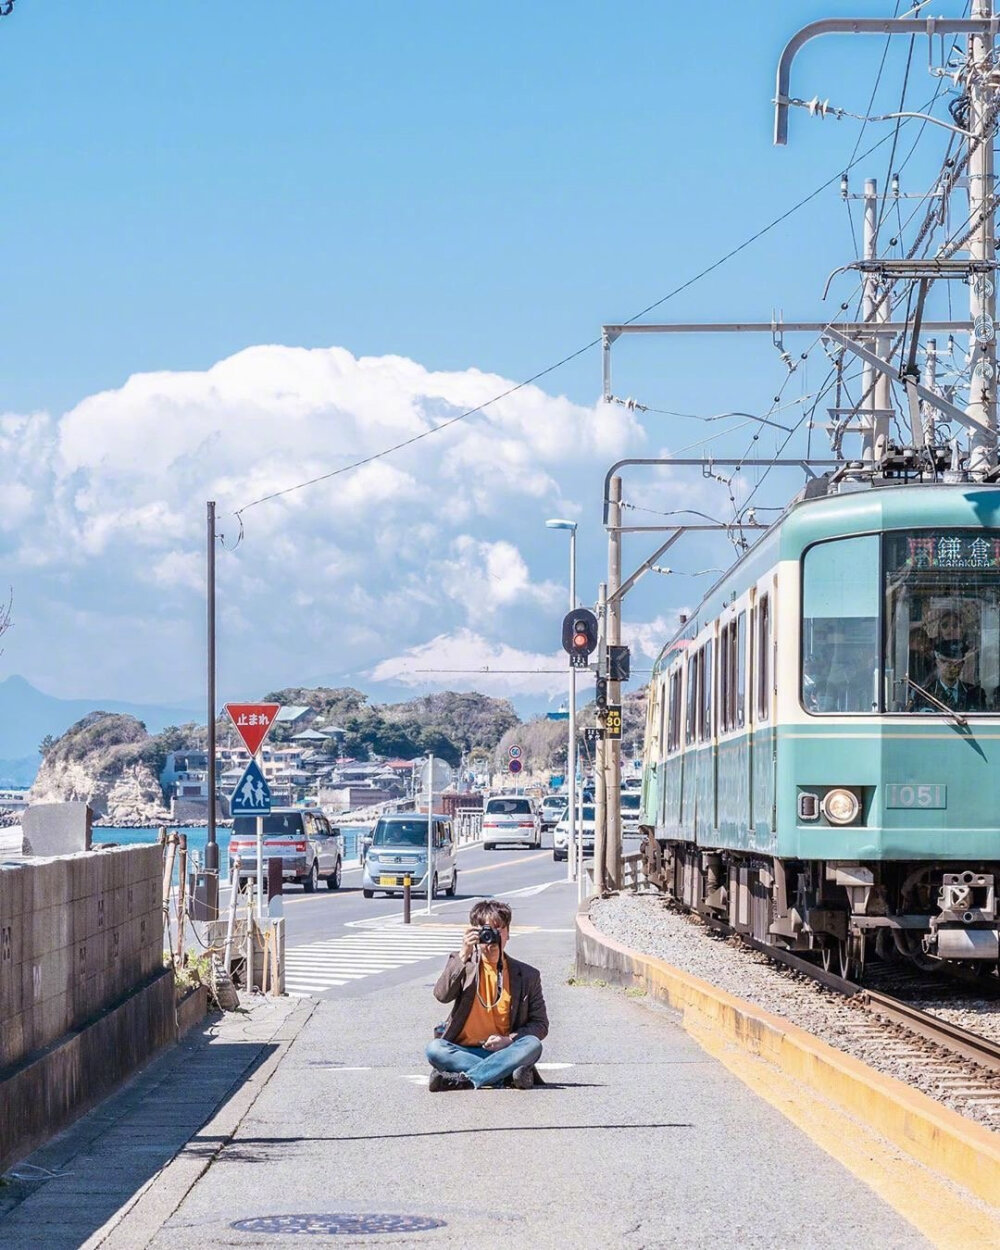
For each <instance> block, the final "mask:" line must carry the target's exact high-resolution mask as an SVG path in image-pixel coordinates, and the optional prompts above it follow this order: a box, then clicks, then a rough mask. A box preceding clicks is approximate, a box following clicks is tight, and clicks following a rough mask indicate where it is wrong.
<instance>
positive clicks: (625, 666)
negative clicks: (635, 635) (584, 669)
mask: <svg viewBox="0 0 1000 1250" xmlns="http://www.w3.org/2000/svg"><path fill="white" fill-rule="evenodd" d="M631 672H632V659H631V656H630V654H629V649H628V647H625V646H618V645H617V644H615V643H612V644H611V646H609V647H608V676H609V677H610V678H611V680H612V681H628V679H629V675H630V674H631Z"/></svg>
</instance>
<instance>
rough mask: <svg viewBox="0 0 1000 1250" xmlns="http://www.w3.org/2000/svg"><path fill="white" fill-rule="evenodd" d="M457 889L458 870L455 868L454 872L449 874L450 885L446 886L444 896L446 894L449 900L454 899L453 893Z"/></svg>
mask: <svg viewBox="0 0 1000 1250" xmlns="http://www.w3.org/2000/svg"><path fill="white" fill-rule="evenodd" d="M457 889H458V869H457V868H456V869H455V871H454V872H453V873H452V874H451V885H450V886H448V888H447V890H445V894H447V895H448V897H449V898H454V897H455V891H456V890H457Z"/></svg>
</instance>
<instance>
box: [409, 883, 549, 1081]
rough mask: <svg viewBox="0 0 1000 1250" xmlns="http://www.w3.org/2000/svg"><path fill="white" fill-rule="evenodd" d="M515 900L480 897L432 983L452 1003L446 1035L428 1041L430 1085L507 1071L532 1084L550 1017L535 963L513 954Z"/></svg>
mask: <svg viewBox="0 0 1000 1250" xmlns="http://www.w3.org/2000/svg"><path fill="white" fill-rule="evenodd" d="M510 917H511V911H510V907H508V905H507V904H506V903H501V902H499V901H498V900H497V899H493V898H490V899H483V900H481V901H480V902H478V903H476V904H475V906H474V907H473V908H472V911H471V912H470V913H469V928H468V929H466V930H465V933H464V935H463V938H462V949H461V950H460V951H457V952H453V953H452V954H450V955H449V956H448V962H447V964H445V968H444V971H443V972H442V973H441V975H440V976H439V977H438V980H437V984H436V985H435V986H434V997H435V998H436V999H437V1000H438V1002H440V1003H453V1004H454V1006H453V1007H452V1009H451V1016H450V1017H449V1019H448V1022H447V1024H446V1025H445V1026H444V1031H443V1034H442V1036H441V1037H435V1038H434V1040H433V1041H432V1042H429V1043H428V1045H427V1059H428V1062H429V1063H430V1065H431V1067H432V1068H433V1069H434V1071H433V1072H432V1073H431V1076H430V1081H429V1082H428V1089H429V1090H430V1091H431V1093H432V1094H436V1093H438V1092H440V1091H441V1090H448V1089H483V1088H485V1087H486V1086H496V1085H503V1084H504V1083H506V1082H507V1081H508V1079H509V1082H510V1084H511V1085H513V1086H514V1087H515V1088H516V1089H531V1087H532V1086H533V1085H535V1084H536V1083H538V1084H541V1083H542V1079H541V1077H540V1076H539V1075H538V1072H537V1070H536V1069H535V1066H534V1065H535V1064H536V1063H537V1062H538V1059H539V1057H540V1056H541V1053H542V1039H543V1038H544V1037H545V1035H546V1034H547V1033H548V1031H549V1017H548V1013H547V1012H546V1010H545V999H544V998H543V997H542V978H541V974H540V973H539V971H538V969H537V968H532V967H531V966H530V965H529V964H523V963H521V961H520V960H518V959H511V957H510V956H509V955H508V954H507V951H506V947H507V939H508V938H509V937H510Z"/></svg>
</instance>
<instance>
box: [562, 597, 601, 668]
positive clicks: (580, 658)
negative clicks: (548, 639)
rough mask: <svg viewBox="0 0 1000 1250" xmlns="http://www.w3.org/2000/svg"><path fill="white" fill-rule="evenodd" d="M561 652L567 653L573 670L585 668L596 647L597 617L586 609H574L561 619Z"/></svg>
mask: <svg viewBox="0 0 1000 1250" xmlns="http://www.w3.org/2000/svg"><path fill="white" fill-rule="evenodd" d="M562 645H563V650H564V651H566V652H568V653H569V662H570V665H571V667H573V668H586V667H587V660H588V658H589V657H590V655H591V653H592V652H593V651H594V650H595V649H596V647H597V617H596V616H595V615H594V614H593V612H591V611H590V610H589V609H587V608H575V609H574V610H573V611H572V612H568V613H567V614H566V616H565V617H564V618H563V626H562Z"/></svg>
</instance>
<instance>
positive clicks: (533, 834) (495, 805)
mask: <svg viewBox="0 0 1000 1250" xmlns="http://www.w3.org/2000/svg"><path fill="white" fill-rule="evenodd" d="M505 842H506V843H509V844H510V845H512V846H515V845H516V846H541V845H542V817H541V813H540V812H539V810H538V807H537V806H536V804H535V801H534V799H529V798H526V797H525V796H523V795H520V794H504V795H499V794H498V795H495V796H494V797H493V798H491V799H487V800H486V806H485V807H484V808H483V850H484V851H492V850H493V848H494V847H496V846H500V845H501V843H505Z"/></svg>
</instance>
